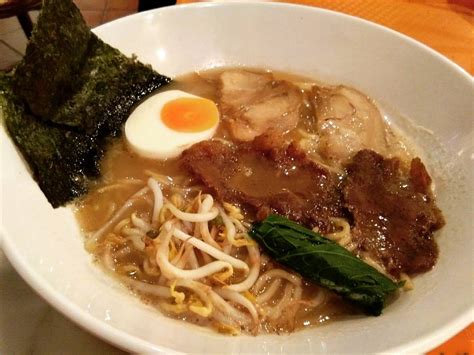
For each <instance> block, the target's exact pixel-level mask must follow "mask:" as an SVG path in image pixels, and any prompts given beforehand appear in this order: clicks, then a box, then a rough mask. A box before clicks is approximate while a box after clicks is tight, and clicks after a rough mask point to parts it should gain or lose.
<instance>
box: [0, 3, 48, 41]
mask: <svg viewBox="0 0 474 355" xmlns="http://www.w3.org/2000/svg"><path fill="white" fill-rule="evenodd" d="M40 8H41V0H6V1H5V0H3V1H1V0H0V19H2V18H7V17H13V16H16V17H17V18H18V21H19V22H20V25H21V28H22V29H23V32H25V35H26V37H27V38H30V37H31V31H32V30H33V22H32V21H31V18H30V15H28V12H29V11H31V10H39V9H40Z"/></svg>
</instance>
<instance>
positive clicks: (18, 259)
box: [0, 1, 474, 354]
mask: <svg viewBox="0 0 474 355" xmlns="http://www.w3.org/2000/svg"><path fill="white" fill-rule="evenodd" d="M233 6H236V7H239V6H249V7H258V6H260V7H269V8H271V7H275V8H293V7H301V8H305V11H313V12H319V13H323V14H324V13H325V14H329V15H331V16H336V17H339V18H342V19H343V20H344V19H345V20H351V21H356V22H361V23H364V24H365V25H367V26H370V27H373V28H375V29H377V30H378V31H383V32H385V33H388V34H389V35H391V36H396V37H398V38H400V39H401V40H403V41H408V42H410V43H411V44H412V45H415V46H417V47H419V48H421V49H422V50H425V51H427V52H429V54H431V55H432V56H434V57H435V58H436V59H437V60H439V61H441V62H443V63H444V64H445V65H446V66H447V67H449V68H450V69H452V70H454V71H456V72H457V74H459V75H460V76H461V77H462V78H463V80H469V81H470V82H471V83H472V77H471V75H470V74H469V73H468V72H467V70H465V69H464V68H462V67H461V66H460V65H458V64H457V63H455V62H453V61H451V60H450V59H448V58H447V57H445V56H444V55H442V54H441V53H439V52H438V51H436V50H435V49H433V48H431V47H429V46H427V45H426V44H423V43H421V42H419V41H418V40H416V39H413V38H411V37H409V36H407V35H405V34H403V33H400V32H397V31H395V30H393V29H391V28H388V27H385V26H383V25H380V24H377V23H374V22H371V21H369V20H366V19H363V18H359V17H356V16H352V15H348V14H344V13H341V12H337V11H333V10H328V9H323V8H319V7H313V6H307V5H302V4H292V3H279V2H266V1H259V2H252V1H236V2H234V1H232V2H227V3H226V2H200V3H190V4H180V5H175V6H169V7H164V8H158V9H152V10H148V11H144V12H139V13H135V14H131V15H128V16H125V17H123V18H120V19H117V20H114V21H111V22H108V23H104V24H102V25H100V26H98V27H95V28H94V29H93V32H96V31H99V32H100V30H101V29H103V28H106V27H108V26H110V25H113V26H115V25H117V24H119V23H121V22H125V21H127V20H128V18H130V17H142V16H146V15H148V14H152V13H155V12H159V13H166V12H170V11H180V9H181V8H207V7H233ZM0 193H1V191H0ZM2 208H3V206H1V205H0V212H1V210H2ZM65 208H69V207H65ZM2 215H3V213H2ZM0 223H1V220H0ZM9 240H13V238H12V236H11V235H10V234H9V233H8V232H7V231H6V230H5V227H4V225H3V223H1V224H0V248H2V249H3V251H4V253H5V255H6V257H7V259H8V260H9V262H10V263H11V264H12V266H13V267H14V268H15V270H16V271H17V272H18V273H19V274H20V276H21V277H22V278H23V279H24V280H25V281H26V283H27V284H28V285H29V286H31V287H32V288H33V290H34V291H35V292H36V293H37V294H38V295H40V296H41V297H42V298H43V299H44V300H45V301H46V302H47V303H48V304H49V305H51V306H52V307H53V308H55V309H56V310H57V311H59V312H60V313H62V314H63V315H65V316H66V317H67V318H68V319H70V320H71V321H73V322H74V323H76V324H77V325H79V326H80V327H81V328H83V329H84V330H86V331H88V332H90V333H92V334H94V335H95V336H97V337H98V338H100V339H102V340H104V341H106V342H108V343H110V344H113V345H114V346H117V347H118V348H121V349H122V350H126V351H133V352H136V353H150V352H151V351H152V352H154V353H158V354H182V352H178V351H176V350H173V349H170V348H168V347H164V346H161V345H156V344H153V343H151V342H148V341H145V340H142V339H139V338H137V337H135V336H132V335H130V334H128V333H126V332H124V331H122V330H119V329H116V328H115V327H113V326H112V325H110V324H107V323H106V322H104V321H102V320H99V319H97V318H95V317H94V316H93V315H91V314H89V313H87V312H85V311H84V310H83V309H82V308H81V307H80V306H79V305H76V304H75V303H74V302H72V301H71V300H69V299H68V298H67V297H66V296H64V295H62V294H61V293H59V292H57V291H56V290H55V288H54V287H53V286H51V285H49V284H48V283H47V282H46V281H45V280H44V278H43V277H42V276H41V275H39V273H38V272H36V270H35V269H34V268H32V267H31V266H30V265H29V264H28V262H27V261H26V259H25V258H24V257H22V254H21V252H20V251H19V250H17V249H15V246H14V243H12V242H10V241H9ZM473 321H474V304H473V305H471V307H470V309H468V310H467V312H465V313H461V314H458V315H457V316H455V317H454V318H453V319H452V320H451V321H450V322H449V323H446V324H445V325H443V326H442V327H440V328H438V329H437V330H435V331H433V332H431V333H428V334H426V335H424V336H421V337H419V338H417V339H415V340H412V341H410V342H408V343H405V344H402V345H400V346H397V347H393V348H391V349H388V350H386V351H384V352H383V353H414V352H424V351H427V350H431V348H434V347H436V346H437V345H439V344H441V343H443V342H444V341H446V340H447V339H449V338H451V337H452V336H453V335H455V334H456V333H458V332H459V331H461V330H462V329H463V328H464V327H466V326H467V325H469V324H470V323H471V322H473Z"/></svg>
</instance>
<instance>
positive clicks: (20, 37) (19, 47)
mask: <svg viewBox="0 0 474 355" xmlns="http://www.w3.org/2000/svg"><path fill="white" fill-rule="evenodd" d="M0 39H2V40H3V41H4V42H6V43H7V44H8V45H10V47H13V48H14V49H15V50H16V51H17V52H19V53H21V54H25V49H26V44H27V43H28V39H27V38H26V36H25V33H24V32H23V30H22V29H18V30H16V31H13V32H10V33H6V34H3V35H1V36H0Z"/></svg>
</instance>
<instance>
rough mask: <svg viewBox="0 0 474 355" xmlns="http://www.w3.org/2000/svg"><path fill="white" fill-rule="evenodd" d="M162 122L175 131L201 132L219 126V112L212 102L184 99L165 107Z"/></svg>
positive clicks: (162, 112)
mask: <svg viewBox="0 0 474 355" xmlns="http://www.w3.org/2000/svg"><path fill="white" fill-rule="evenodd" d="M161 120H162V121H163V123H164V124H165V125H166V126H167V127H168V128H170V129H172V130H174V131H178V132H187V133H191V132H201V131H205V130H207V129H210V128H212V127H214V126H215V125H216V124H217V122H218V120H219V111H218V110H217V107H216V104H215V103H214V102H213V101H211V100H208V99H202V98H194V97H183V98H179V99H175V100H172V101H169V102H167V103H166V104H165V105H164V106H163V108H162V109H161Z"/></svg>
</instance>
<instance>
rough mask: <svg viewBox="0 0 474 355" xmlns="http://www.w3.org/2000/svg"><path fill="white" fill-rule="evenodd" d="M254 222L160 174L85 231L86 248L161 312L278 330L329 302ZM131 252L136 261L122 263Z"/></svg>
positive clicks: (232, 330)
mask: <svg viewBox="0 0 474 355" xmlns="http://www.w3.org/2000/svg"><path fill="white" fill-rule="evenodd" d="M143 184H144V183H143ZM144 185H145V184H144ZM138 203H142V204H145V205H146V206H147V207H146V212H143V209H141V210H140V212H139V213H138V212H137V211H138V210H137V208H136V205H137V204H138ZM249 227H250V225H249V224H247V223H246V221H245V218H244V215H243V214H242V212H241V210H240V209H239V208H238V207H237V206H234V205H231V204H228V203H222V204H221V203H218V202H217V201H216V200H214V198H213V197H212V196H211V195H210V194H204V193H202V192H201V191H200V190H199V188H189V187H182V188H180V187H177V186H176V185H173V184H172V179H170V178H166V177H161V178H160V177H157V176H155V177H150V178H149V179H148V181H147V183H146V185H145V186H143V187H141V188H139V190H138V191H137V192H135V193H134V194H133V195H131V196H130V198H129V199H128V200H127V201H126V202H125V203H124V204H123V205H122V206H121V207H120V208H115V209H114V211H113V213H111V216H110V218H109V219H108V221H107V222H106V223H105V224H104V225H103V226H102V227H101V228H99V229H98V230H97V231H95V232H93V233H91V234H90V235H89V236H88V238H87V240H86V248H87V249H88V250H90V251H92V252H93V253H94V254H95V255H98V256H99V258H100V261H101V263H102V264H103V265H105V267H106V268H107V269H108V270H109V271H111V272H114V273H115V274H118V275H120V276H119V277H120V279H121V280H122V281H123V282H124V283H125V284H126V285H127V286H129V287H130V288H131V289H132V290H133V291H134V292H137V293H139V294H140V295H145V296H147V297H152V298H153V299H154V300H155V302H153V303H154V304H157V305H158V307H159V308H160V309H161V310H162V311H163V312H164V313H166V314H168V315H171V316H174V317H176V318H182V319H188V320H192V321H194V322H195V323H199V324H203V325H211V326H212V327H214V328H215V329H216V330H218V331H221V332H224V333H228V334H233V335H235V334H239V333H240V332H242V331H245V332H248V333H251V334H257V333H259V332H261V331H262V330H266V331H268V329H273V331H275V329H278V326H277V325H278V324H281V322H284V323H285V324H286V326H288V324H292V322H293V323H294V321H295V320H294V318H295V316H296V314H297V312H298V310H299V309H300V308H301V307H303V308H305V309H308V308H310V309H315V308H316V307H319V306H321V305H322V304H323V303H325V299H326V297H327V295H328V292H327V291H325V290H324V289H321V288H317V292H316V293H314V292H313V293H312V294H311V295H310V296H308V297H307V299H304V292H303V281H302V279H301V277H300V276H299V275H297V274H294V273H291V272H288V271H286V270H284V269H282V268H280V267H276V266H275V265H273V264H272V262H271V261H270V260H269V258H268V257H266V256H265V255H262V254H261V253H260V251H259V248H258V246H257V245H256V244H255V242H254V241H252V240H251V239H250V238H249V236H248V234H247V232H248V230H249ZM336 237H337V238H339V236H336ZM132 254H133V255H138V260H139V261H140V262H139V263H136V262H135V263H128V264H127V265H123V264H121V263H120V262H119V260H124V258H126V257H127V256H130V255H132ZM272 324H273V326H272ZM269 325H270V326H269ZM277 331H278V330H277Z"/></svg>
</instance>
